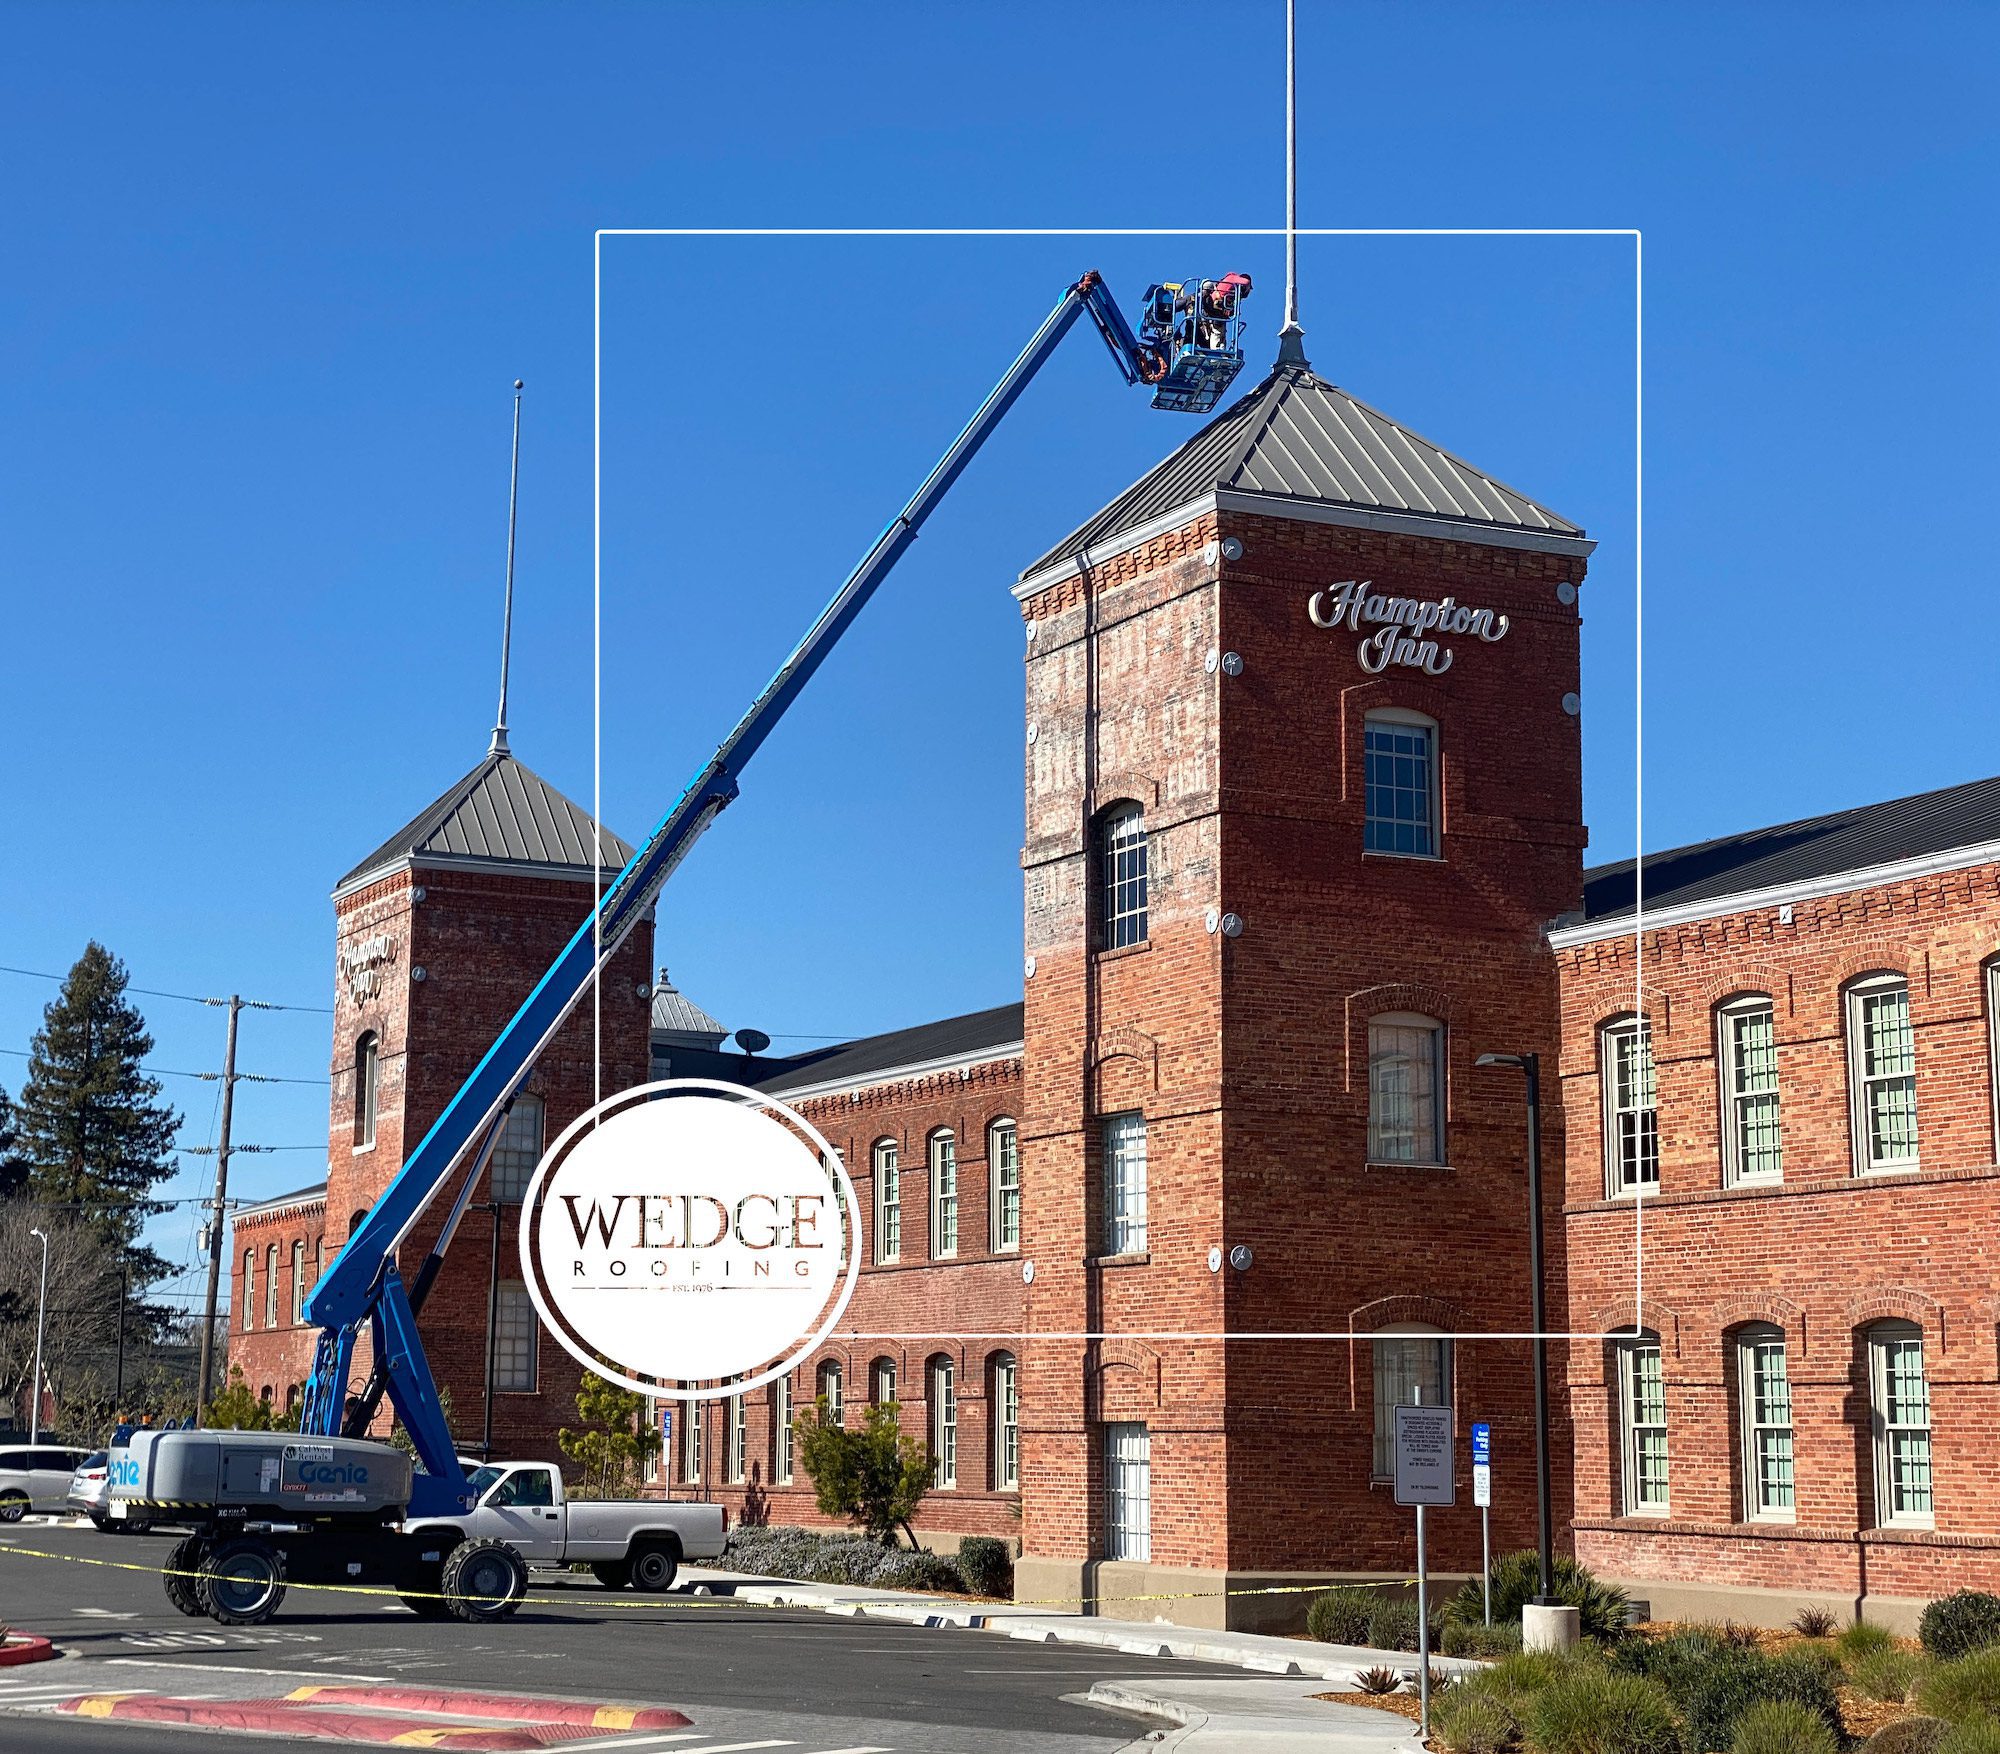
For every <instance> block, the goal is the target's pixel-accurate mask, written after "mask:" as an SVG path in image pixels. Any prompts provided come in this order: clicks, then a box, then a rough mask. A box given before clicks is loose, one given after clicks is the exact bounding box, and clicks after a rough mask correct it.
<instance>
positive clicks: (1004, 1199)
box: [986, 1115, 1021, 1255]
mask: <svg viewBox="0 0 2000 1754" xmlns="http://www.w3.org/2000/svg"><path fill="white" fill-rule="evenodd" d="M986 1175H987V1181H988V1183H989V1185H990V1187H991V1189H992V1211H991V1212H990V1214H989V1215H988V1217H987V1242H988V1250H989V1252H990V1253H992V1254H996V1255H1013V1254H1019V1253H1020V1252H1021V1129H1020V1126H1019V1125H1018V1124H1017V1123H1016V1122H1015V1121H1014V1120H1012V1119H1011V1118H1009V1117H1008V1116H1006V1115H1002V1116H1001V1117H1000V1118H999V1119H998V1120H995V1121H993V1122H992V1123H991V1124H990V1125H989V1126H988V1127H987V1129H986ZM1010 1217H1011V1219H1012V1223H1011V1224H1010V1223H1009V1222H1008V1220H1009V1218H1010ZM1010 1231H1011V1232H1012V1236H1011V1237H1010V1236H1009V1234H1008V1233H1009V1232H1010Z"/></svg>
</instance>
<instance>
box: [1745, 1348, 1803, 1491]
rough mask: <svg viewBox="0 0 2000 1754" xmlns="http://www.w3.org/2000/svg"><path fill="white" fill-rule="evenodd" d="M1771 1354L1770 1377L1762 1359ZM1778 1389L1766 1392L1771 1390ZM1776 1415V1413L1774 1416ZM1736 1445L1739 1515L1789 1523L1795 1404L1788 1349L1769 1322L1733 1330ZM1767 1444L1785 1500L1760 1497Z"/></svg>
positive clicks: (1793, 1481)
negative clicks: (1779, 1474) (1779, 1471)
mask: <svg viewBox="0 0 2000 1754" xmlns="http://www.w3.org/2000/svg"><path fill="white" fill-rule="evenodd" d="M1773 1356H1775V1358H1776V1360H1777V1375H1776V1378H1775V1380H1774V1379H1773V1378H1772V1376H1771V1373H1770V1371H1769V1369H1768V1360H1769V1359H1770V1358H1771V1357H1773ZM1774 1388H1775V1389H1776V1390H1777V1391H1778V1393H1775V1394H1774V1393H1772V1390H1773V1389H1774ZM1780 1415H1782V1417H1780ZM1736 1419H1737V1445H1738V1450H1739V1453H1740V1454H1741V1455H1742V1457H1743V1520H1744V1521H1745V1522H1749V1523H1789V1522H1795V1521H1797V1520H1798V1498H1799V1484H1798V1446H1797V1423H1798V1409H1797V1405H1796V1403H1795V1402H1794V1401H1793V1398H1792V1371H1791V1352H1790V1348H1789V1347H1788V1345H1787V1344H1786V1340H1785V1331H1784V1329H1783V1328H1778V1327H1773V1326H1771V1325H1770V1324H1769V1323H1758V1324H1756V1325H1755V1326H1752V1327H1747V1328H1742V1329H1739V1330H1738V1332H1737V1335H1736ZM1767 1448H1768V1449H1769V1450H1770V1452H1771V1454H1772V1456H1773V1459H1774V1460H1776V1461H1780V1462H1781V1465H1782V1469H1783V1473H1784V1485H1783V1492H1784V1495H1785V1497H1786V1498H1787V1500H1788V1502H1786V1503H1779V1502H1777V1501H1776V1496H1775V1495H1773V1498H1772V1500H1771V1501H1769V1502H1767V1501H1766V1498H1765V1486H1766V1478H1765V1468H1764V1457H1765V1452H1766V1449H1767Z"/></svg>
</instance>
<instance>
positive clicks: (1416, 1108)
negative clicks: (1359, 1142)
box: [1368, 1011, 1449, 1168]
mask: <svg viewBox="0 0 2000 1754" xmlns="http://www.w3.org/2000/svg"><path fill="white" fill-rule="evenodd" d="M1391 1031H1394V1032H1395V1033H1396V1036H1397V1037H1398V1038H1399V1039H1398V1040H1397V1041H1394V1042H1392V1041H1391V1040H1390V1039H1388V1038H1389V1035H1390V1032H1391ZM1410 1037H1416V1038H1418V1040H1420V1041H1421V1043H1422V1044H1423V1046H1422V1048H1421V1052H1422V1053H1424V1054H1427V1055H1428V1056H1429V1064H1428V1075H1429V1080H1430V1090H1429V1091H1428V1092H1425V1091H1423V1090H1422V1089H1417V1090H1414V1091H1411V1092H1408V1093H1407V1095H1408V1101H1409V1104H1410V1113H1411V1126H1410V1138H1411V1147H1410V1151H1409V1153H1408V1154H1407V1155H1406V1154H1402V1153H1400V1152H1398V1151H1395V1150H1392V1149H1390V1148H1389V1147H1390V1146H1392V1145H1393V1144H1394V1143H1395V1139H1394V1137H1393V1136H1392V1135H1391V1134H1390V1133H1389V1131H1388V1130H1387V1124H1386V1123H1387V1112H1386V1111H1387V1107H1388V1102H1389V1099H1390V1098H1392V1097H1402V1096H1403V1095H1404V1094H1405V1093H1403V1092H1400V1091H1396V1090H1393V1089H1391V1088H1389V1086H1390V1084H1391V1082H1392V1080H1391V1077H1390V1070H1391V1067H1392V1066H1394V1065H1396V1064H1397V1063H1398V1062H1399V1061H1400V1056H1401V1049H1402V1047H1403V1046H1404V1045H1407V1040H1408V1038H1410ZM1445 1066H1446V1060H1445V1028H1444V1025H1443V1024H1442V1023H1440V1022H1439V1021H1438V1020H1437V1019H1436V1018H1435V1017H1425V1016H1423V1015H1421V1014H1420V1013H1418V1012H1415V1011H1385V1012H1382V1013H1381V1014H1380V1015H1379V1016H1375V1017H1371V1018H1369V1019H1368V1161H1369V1162H1370V1163H1393V1164H1397V1165H1416V1166H1419V1167H1426V1168H1442V1167H1443V1166H1444V1165H1445V1164H1446V1163H1447V1162H1448V1161H1449V1158H1448V1157H1447V1156H1446V1146H1445ZM1423 1070H1424V1068H1422V1067H1421V1066H1420V1067H1419V1074H1420V1076H1419V1082H1421V1075H1422V1072H1423ZM1426 1110H1427V1111H1428V1113H1426V1112H1425V1111H1426ZM1426 1130H1428V1132H1429V1135H1430V1137H1429V1140H1428V1144H1429V1146H1430V1149H1429V1151H1428V1152H1426V1151H1425V1150H1424V1145H1425V1144H1426V1142H1427V1141H1426V1140H1425V1138H1424V1134H1425V1131H1426Z"/></svg>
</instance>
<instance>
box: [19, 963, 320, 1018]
mask: <svg viewBox="0 0 2000 1754" xmlns="http://www.w3.org/2000/svg"><path fill="white" fill-rule="evenodd" d="M0 974H19V975H26V976H27V977H28V978H29V979H30V980H38V981H55V982H58V983H60V982H62V981H65V980H67V979H69V976H67V975H61V974H50V973H49V972H48V971H47V970H46V969H40V968H13V967H10V966H9V965H7V964H6V963H0ZM125 990H126V991H127V992H128V993H139V994H142V995H143V996H144V997H146V998H148V999H179V1000H181V1001H183V1002H184V1003H186V1004H189V1005H227V1004H228V1003H229V1001H228V1000H227V999H211V998H206V997H204V996H203V995H202V994H200V993H170V992H168V991H167V990H166V989H165V988H164V987H134V986H128V987H127V988H126V989H125ZM242 1003H243V1008H244V1009H245V1010H246V1011H310V1012H313V1013H315V1014H316V1015H318V1016H321V1017H331V1016H332V1015H333V1007H332V1006H330V1005H280V1004H278V1003H277V1002H276V1001H274V1000H270V999H245V1000H244V1001H243V1002H242Z"/></svg>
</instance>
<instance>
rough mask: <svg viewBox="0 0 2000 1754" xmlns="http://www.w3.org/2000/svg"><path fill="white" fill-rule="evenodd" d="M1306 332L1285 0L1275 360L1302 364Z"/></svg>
mask: <svg viewBox="0 0 2000 1754" xmlns="http://www.w3.org/2000/svg"><path fill="white" fill-rule="evenodd" d="M1305 342H1306V332H1305V330H1304V329H1302V328H1300V327H1299V7H1298V0H1285V326H1284V327H1283V328H1282V329H1280V330H1279V331H1278V363H1279V364H1280V365H1305V364H1306V363H1307V360H1306V345H1305Z"/></svg>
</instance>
